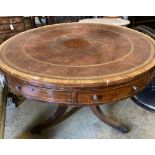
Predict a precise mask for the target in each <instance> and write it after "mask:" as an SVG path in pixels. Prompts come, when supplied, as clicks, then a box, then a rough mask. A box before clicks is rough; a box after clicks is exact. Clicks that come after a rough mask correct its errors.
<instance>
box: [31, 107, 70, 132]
mask: <svg viewBox="0 0 155 155" xmlns="http://www.w3.org/2000/svg"><path fill="white" fill-rule="evenodd" d="M67 108H68V107H67V106H58V107H57V110H56V112H55V113H54V114H53V115H52V116H51V117H50V118H49V119H48V120H47V121H45V122H43V123H41V124H39V125H37V126H35V127H34V128H32V130H31V132H32V133H41V130H42V129H44V128H47V127H49V126H50V125H53V124H54V123H56V122H57V121H59V120H60V119H61V118H62V117H63V115H64V114H65V112H66V110H67Z"/></svg>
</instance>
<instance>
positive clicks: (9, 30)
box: [0, 16, 25, 44]
mask: <svg viewBox="0 0 155 155" xmlns="http://www.w3.org/2000/svg"><path fill="white" fill-rule="evenodd" d="M24 30H25V24H24V18H23V17H22V16H1V17H0V44H1V43H3V42H4V41H6V40H7V39H9V38H11V37H12V36H14V35H16V34H18V33H20V32H23V31H24Z"/></svg>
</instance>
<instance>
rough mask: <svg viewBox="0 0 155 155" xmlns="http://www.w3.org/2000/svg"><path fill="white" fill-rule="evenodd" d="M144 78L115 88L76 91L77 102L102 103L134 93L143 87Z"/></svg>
mask: <svg viewBox="0 0 155 155" xmlns="http://www.w3.org/2000/svg"><path fill="white" fill-rule="evenodd" d="M145 84H146V78H143V79H141V80H138V81H136V82H133V83H130V84H128V85H124V86H120V87H117V88H112V89H106V90H102V91H87V92H77V104H93V103H96V104H102V103H107V102H111V101H114V100H118V99H123V98H126V97H129V96H132V95H134V94H135V93H137V92H138V91H140V90H141V89H143V88H144V87H145Z"/></svg>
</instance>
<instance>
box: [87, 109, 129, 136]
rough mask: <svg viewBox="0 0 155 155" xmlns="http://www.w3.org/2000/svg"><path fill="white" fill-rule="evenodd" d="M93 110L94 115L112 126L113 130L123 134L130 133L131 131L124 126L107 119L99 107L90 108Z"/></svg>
mask: <svg viewBox="0 0 155 155" xmlns="http://www.w3.org/2000/svg"><path fill="white" fill-rule="evenodd" d="M90 108H91V110H92V111H93V113H94V114H95V115H96V116H97V117H98V118H99V119H100V120H101V121H102V122H103V123H105V124H107V125H109V126H111V127H112V128H115V129H117V130H119V131H121V132H123V133H127V132H129V129H128V128H127V127H126V126H124V125H122V124H119V123H118V122H116V121H114V120H113V119H111V118H110V117H107V116H106V115H105V114H104V113H103V112H102V110H101V108H100V107H99V106H90Z"/></svg>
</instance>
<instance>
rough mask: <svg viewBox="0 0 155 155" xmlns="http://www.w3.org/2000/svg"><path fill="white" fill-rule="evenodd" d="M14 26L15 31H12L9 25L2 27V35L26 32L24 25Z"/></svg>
mask: <svg viewBox="0 0 155 155" xmlns="http://www.w3.org/2000/svg"><path fill="white" fill-rule="evenodd" d="M12 26H13V29H12V30H11V28H10V25H9V24H7V25H0V34H4V33H10V32H11V33H12V32H21V31H24V23H19V24H12Z"/></svg>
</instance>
